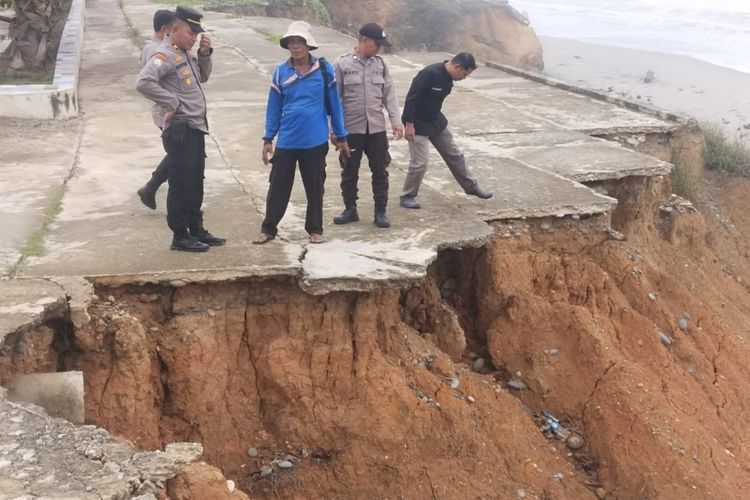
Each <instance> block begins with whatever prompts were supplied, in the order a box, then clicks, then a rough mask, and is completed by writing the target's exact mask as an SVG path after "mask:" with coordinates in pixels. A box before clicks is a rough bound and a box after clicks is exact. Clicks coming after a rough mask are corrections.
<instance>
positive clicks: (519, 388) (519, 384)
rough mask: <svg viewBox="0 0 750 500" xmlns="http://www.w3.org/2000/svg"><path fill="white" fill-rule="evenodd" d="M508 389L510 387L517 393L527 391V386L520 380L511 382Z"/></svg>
mask: <svg viewBox="0 0 750 500" xmlns="http://www.w3.org/2000/svg"><path fill="white" fill-rule="evenodd" d="M508 387H510V388H511V389H515V390H517V391H522V390H524V389H526V384H524V383H523V382H521V381H520V380H511V381H509V382H508Z"/></svg>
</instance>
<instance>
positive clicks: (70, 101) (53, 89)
mask: <svg viewBox="0 0 750 500" xmlns="http://www.w3.org/2000/svg"><path fill="white" fill-rule="evenodd" d="M85 7H86V1H85V0H73V2H72V4H71V6H70V13H69V15H68V21H67V22H66V23H65V28H64V29H63V33H62V38H61V39H60V48H59V49H58V51H57V61H56V62H55V76H54V79H53V81H52V84H51V85H0V116H8V117H14V118H36V119H42V120H45V119H63V118H70V117H72V116H76V115H78V68H79V66H80V64H81V53H82V51H83V27H84V18H83V13H84V9H85Z"/></svg>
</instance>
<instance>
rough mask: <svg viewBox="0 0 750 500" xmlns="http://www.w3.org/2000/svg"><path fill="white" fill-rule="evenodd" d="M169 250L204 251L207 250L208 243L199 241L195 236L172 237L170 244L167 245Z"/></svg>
mask: <svg viewBox="0 0 750 500" xmlns="http://www.w3.org/2000/svg"><path fill="white" fill-rule="evenodd" d="M169 248H170V249H171V250H179V251H181V252H206V251H208V245H206V244H205V243H201V242H200V241H198V240H197V239H196V238H180V239H177V238H173V239H172V245H171V246H170V247H169Z"/></svg>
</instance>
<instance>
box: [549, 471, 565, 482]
mask: <svg viewBox="0 0 750 500" xmlns="http://www.w3.org/2000/svg"><path fill="white" fill-rule="evenodd" d="M564 477H565V476H563V475H562V472H558V473H557V474H555V475H554V476H552V479H554V480H555V481H562V480H563V479H564Z"/></svg>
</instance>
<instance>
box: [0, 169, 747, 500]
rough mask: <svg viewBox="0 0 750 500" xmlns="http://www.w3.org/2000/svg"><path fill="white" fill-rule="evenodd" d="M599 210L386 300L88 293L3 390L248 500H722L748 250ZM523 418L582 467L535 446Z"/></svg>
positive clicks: (536, 227)
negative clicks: (156, 454)
mask: <svg viewBox="0 0 750 500" xmlns="http://www.w3.org/2000/svg"><path fill="white" fill-rule="evenodd" d="M599 187H600V188H601V189H603V190H606V191H607V192H609V193H610V194H611V195H613V196H616V197H617V198H618V199H619V200H620V205H619V208H618V209H617V211H616V212H615V213H613V214H612V215H611V220H607V219H605V218H603V217H599V218H589V219H585V220H573V219H569V218H566V219H556V220H549V221H535V222H533V223H529V222H515V223H511V222H509V223H503V224H497V225H496V232H497V236H496V237H495V238H494V239H493V240H492V241H491V242H490V243H489V244H488V245H487V246H485V247H484V248H482V249H473V250H468V249H467V250H462V251H457V250H452V251H447V252H444V253H442V254H441V256H440V257H439V259H438V261H437V262H436V263H435V265H434V266H433V267H432V268H431V270H430V274H429V278H428V280H427V281H426V282H425V283H424V284H423V285H422V286H419V287H416V288H413V289H410V290H405V291H395V290H381V291H377V292H373V293H367V294H358V293H336V294H329V295H326V296H322V297H313V296H309V295H306V294H305V293H303V292H301V291H300V290H299V288H298V287H297V285H296V283H294V282H293V281H291V280H289V281H278V280H268V281H250V282H233V283H219V284H195V285H188V286H184V287H180V288H160V287H156V286H154V287H136V286H133V287H121V288H117V289H107V288H106V287H104V286H103V285H100V286H99V288H98V295H99V297H101V299H100V300H99V301H98V302H96V303H95V304H94V306H93V307H92V310H91V311H90V312H91V314H92V317H93V320H92V323H91V324H90V325H89V326H88V327H85V328H82V329H79V330H77V331H72V330H70V329H65V328H62V329H57V330H56V331H55V334H54V335H47V336H46V337H44V338H43V339H42V340H44V339H46V340H44V342H42V341H41V340H40V342H39V343H38V344H33V345H32V344H29V343H27V344H26V347H25V348H24V349H23V350H19V351H18V352H16V351H14V352H15V354H13V355H12V356H13V364H11V365H8V364H4V365H3V370H4V371H3V372H2V373H0V379H2V378H4V377H6V376H7V375H8V373H9V371H8V370H9V366H10V367H11V371H13V370H12V367H13V366H15V367H16V371H18V370H31V369H32V368H33V365H35V364H40V363H41V364H44V363H48V364H49V359H47V357H48V356H52V357H53V358H52V360H53V361H54V363H53V364H55V365H57V366H58V367H59V369H81V370H83V371H84V372H85V379H86V393H87V398H88V400H87V419H88V420H89V421H90V422H91V423H95V424H97V425H101V426H104V427H106V428H107V429H108V430H110V431H111V432H113V433H116V434H120V435H123V436H125V437H127V438H129V439H131V440H133V441H134V442H135V443H137V444H138V445H139V446H141V447H146V448H148V447H157V446H161V445H162V444H164V443H166V442H171V441H200V442H202V443H203V446H204V449H205V450H206V457H207V459H208V460H209V461H210V462H211V463H212V464H213V465H216V466H218V467H220V468H221V469H222V470H223V471H224V473H225V474H226V476H227V477H228V478H230V479H233V480H235V481H237V484H238V486H240V487H242V488H243V489H244V490H245V491H246V492H248V493H250V496H251V497H253V498H274V497H276V495H278V496H279V497H281V498H311V497H317V498H337V497H341V498H344V497H346V498H376V497H398V498H400V497H403V498H513V497H519V498H520V497H525V498H571V499H579V498H594V497H595V495H596V494H595V493H594V491H595V490H596V489H597V488H599V490H598V494H599V495H600V496H604V494H605V493H606V494H607V495H608V496H607V498H621V499H625V498H681V499H683V498H741V497H743V496H744V494H743V493H742V490H743V489H744V488H745V487H746V485H747V484H748V481H749V480H750V473H749V467H750V460H749V458H748V453H747V447H748V440H749V438H748V437H747V435H746V434H745V433H744V430H745V429H744V416H745V415H746V414H747V412H748V410H749V409H750V408H748V406H750V403H748V398H747V397H746V395H747V394H749V393H750V377H748V375H749V374H748V366H750V356H748V350H747V346H746V341H745V338H744V337H745V335H746V332H747V331H748V327H750V319H748V318H750V314H749V313H750V294H748V290H747V288H746V285H745V283H747V280H748V279H750V266H749V265H748V262H749V261H748V259H747V253H748V252H747V246H746V244H745V241H746V240H745V239H744V238H745V237H746V236H747V235H743V234H742V233H741V232H740V231H738V230H737V229H736V228H734V227H732V226H731V224H730V222H729V219H728V218H727V217H728V216H727V213H730V212H731V210H727V211H726V212H720V210H721V209H722V208H723V207H722V206H721V204H720V203H718V202H717V203H716V204H715V205H714V207H713V209H712V210H711V211H709V212H707V215H706V216H704V215H702V214H701V213H697V212H693V211H690V210H689V209H688V208H686V207H685V206H684V205H681V204H679V203H677V202H675V201H674V200H672V202H671V203H666V204H665V202H666V201H667V200H669V199H670V196H669V189H668V186H666V185H665V184H664V182H663V180H661V179H629V180H625V181H621V182H613V183H609V184H607V185H601V186H599ZM732 194H733V196H736V194H734V192H733V193H732ZM727 199H728V200H730V201H731V200H732V199H734V198H732V197H729V198H727ZM721 213H723V214H724V215H721V216H717V215H715V214H721ZM740 215H744V213H743V214H740ZM738 216H739V215H738ZM610 224H611V225H612V227H614V228H615V229H617V230H618V231H619V232H620V233H622V234H623V235H624V236H625V237H626V238H627V239H625V240H620V239H618V238H619V235H618V234H617V233H616V232H612V231H610V232H609V233H607V232H606V231H605V229H606V228H607V227H608V226H609V225H610ZM743 228H744V226H741V227H740V230H742V229H743ZM613 236H615V237H613ZM16 341H18V340H17V339H16ZM45 342H47V345H42V344H44V343H45ZM32 346H33V348H31V347H32ZM473 354H475V355H478V356H480V357H482V358H484V359H485V360H487V362H486V363H485V366H483V367H479V371H478V372H475V371H473V370H472V365H474V360H473V357H474V356H473ZM24 360H25V361H26V363H24ZM480 364H481V363H480ZM454 378H455V379H457V380H458V386H457V387H455V385H456V383H455V381H452V380H451V379H454ZM510 379H513V380H514V381H517V382H523V384H525V385H526V387H527V388H525V389H522V390H520V391H519V390H514V389H510V388H508V386H507V382H508V381H509V380H510ZM452 382H453V386H454V387H455V388H452V387H451V383H452ZM542 410H547V411H550V412H552V413H553V414H555V415H556V416H557V417H558V418H560V420H561V422H562V423H563V425H565V426H566V427H567V428H568V429H570V430H572V431H574V432H577V433H580V435H581V436H582V437H583V438H584V440H585V444H584V446H583V447H582V448H580V449H578V450H575V451H572V450H569V449H568V448H567V447H566V446H565V444H564V443H563V442H561V441H559V440H548V439H547V438H545V437H544V435H543V434H542V433H541V432H540V430H539V420H538V419H537V418H535V416H537V415H539V414H540V413H541V411H542ZM283 460H286V461H288V462H289V464H282V462H281V461H283ZM286 465H291V468H287V469H285V468H283V467H284V466H286Z"/></svg>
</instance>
